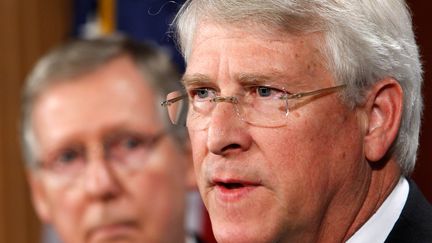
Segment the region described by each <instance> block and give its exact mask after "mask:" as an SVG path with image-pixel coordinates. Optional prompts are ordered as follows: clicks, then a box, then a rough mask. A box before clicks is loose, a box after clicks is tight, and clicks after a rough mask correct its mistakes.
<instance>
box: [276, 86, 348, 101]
mask: <svg viewBox="0 0 432 243" xmlns="http://www.w3.org/2000/svg"><path fill="white" fill-rule="evenodd" d="M345 87H346V85H345V84H342V85H338V86H334V87H329V88H325V89H319V90H314V91H309V92H303V93H297V94H289V95H287V96H285V97H282V98H283V99H299V98H303V97H305V96H312V95H317V94H321V93H325V92H333V91H336V90H338V89H342V88H345Z"/></svg>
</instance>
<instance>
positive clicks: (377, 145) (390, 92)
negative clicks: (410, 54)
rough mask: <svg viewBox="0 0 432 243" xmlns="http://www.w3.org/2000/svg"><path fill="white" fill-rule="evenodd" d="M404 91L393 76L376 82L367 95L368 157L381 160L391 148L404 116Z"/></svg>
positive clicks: (366, 146)
mask: <svg viewBox="0 0 432 243" xmlns="http://www.w3.org/2000/svg"><path fill="white" fill-rule="evenodd" d="M402 106H403V91H402V87H401V86H400V84H399V83H398V82H397V81H396V80H395V79H393V78H386V79H383V80H381V81H379V82H378V83H376V84H375V85H374V86H373V87H372V89H371V90H370V91H369V93H368V95H367V101H366V107H365V108H366V109H365V111H366V115H367V117H368V123H367V127H366V134H365V138H364V148H365V156H366V159H367V160H368V161H370V162H376V161H379V160H381V159H382V158H383V157H384V156H385V155H386V153H387V151H388V150H389V149H390V146H391V145H392V144H393V142H394V140H395V139H396V136H397V134H398V131H399V127H400V120H401V117H402Z"/></svg>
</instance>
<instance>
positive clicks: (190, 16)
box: [175, 0, 423, 176]
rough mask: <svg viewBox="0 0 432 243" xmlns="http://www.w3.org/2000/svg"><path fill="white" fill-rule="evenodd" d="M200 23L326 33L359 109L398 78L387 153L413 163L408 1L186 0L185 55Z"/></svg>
mask: <svg viewBox="0 0 432 243" xmlns="http://www.w3.org/2000/svg"><path fill="white" fill-rule="evenodd" d="M203 21H211V22H217V23H221V24H229V25H231V26H240V27H242V29H248V27H255V28H250V29H252V30H256V27H263V28H262V30H263V31H267V30H271V31H285V32H287V33H294V34H296V33H297V34H301V33H312V32H319V33H322V34H323V43H321V47H320V48H321V51H322V54H323V55H324V57H325V58H326V61H327V63H326V64H327V67H328V69H329V70H330V71H331V72H332V73H333V75H334V77H335V79H336V81H337V82H338V83H341V84H342V83H344V84H346V85H347V89H346V90H345V93H344V100H345V101H346V102H347V104H348V105H350V106H351V107H354V106H355V105H359V104H361V103H362V102H364V95H365V91H367V90H368V88H370V87H371V86H372V85H373V84H374V83H376V82H377V81H379V80H380V79H382V78H386V77H392V78H395V79H396V80H397V81H398V82H399V84H400V85H401V86H402V89H403V91H404V100H403V114H402V121H401V127H400V129H399V133H398V136H397V138H396V140H395V142H394V143H393V145H392V148H391V149H390V151H389V153H390V154H392V155H394V156H395V157H396V158H397V160H398V163H399V165H400V166H401V168H402V172H403V174H405V175H407V176H408V175H409V174H410V173H411V172H412V170H413V169H414V166H415V160H416V153H417V147H418V137H419V130H420V123H421V113H422V109H423V101H422V97H421V85H422V73H423V71H422V66H421V63H420V58H419V53H418V47H417V45H416V42H415V38H414V33H413V30H412V20H411V15H410V12H409V9H408V6H407V5H406V3H405V1H404V0H356V1H342V0H302V1H298V0H247V1H246V0H188V1H187V2H186V3H185V5H184V6H183V7H182V9H181V10H180V12H179V14H178V15H177V17H176V19H175V27H176V34H177V40H178V42H179V44H180V47H181V50H182V53H183V55H184V57H185V59H186V60H187V59H188V57H189V55H190V53H191V48H192V46H191V45H192V40H193V38H194V34H195V31H196V28H197V26H198V24H199V22H200V23H202V22H203Z"/></svg>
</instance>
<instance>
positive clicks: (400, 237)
mask: <svg viewBox="0 0 432 243" xmlns="http://www.w3.org/2000/svg"><path fill="white" fill-rule="evenodd" d="M408 183H409V193H408V199H407V202H406V203H405V206H404V208H403V209H402V213H401V215H400V217H399V219H398V220H397V221H396V224H395V226H394V227H393V229H392V231H391V232H390V235H389V236H388V237H387V239H386V241H385V242H386V243H432V206H431V204H430V203H429V202H428V201H427V200H426V198H425V197H424V196H423V194H422V193H421V192H420V190H419V189H418V188H417V186H416V184H415V183H414V182H413V181H412V180H408Z"/></svg>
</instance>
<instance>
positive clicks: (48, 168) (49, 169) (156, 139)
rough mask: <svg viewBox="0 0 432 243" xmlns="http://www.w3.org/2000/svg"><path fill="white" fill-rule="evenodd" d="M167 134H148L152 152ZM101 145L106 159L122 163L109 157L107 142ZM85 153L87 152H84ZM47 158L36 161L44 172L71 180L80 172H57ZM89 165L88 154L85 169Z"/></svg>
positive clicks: (161, 132)
mask: <svg viewBox="0 0 432 243" xmlns="http://www.w3.org/2000/svg"><path fill="white" fill-rule="evenodd" d="M166 135H167V133H166V131H164V130H161V131H158V132H156V133H154V134H153V135H149V136H147V137H148V140H147V142H146V146H147V148H148V149H151V150H150V151H151V152H152V151H153V149H154V147H155V146H157V145H158V144H159V143H160V142H161V140H162V139H163V138H164V137H165V136H166ZM101 147H102V153H103V158H104V159H105V160H106V161H108V162H111V163H110V164H121V163H119V161H117V162H118V163H115V161H111V159H109V158H107V155H108V154H109V152H108V149H107V145H106V142H102V143H101ZM88 150H89V149H86V148H85V149H84V151H88ZM84 154H86V153H85V152H84ZM46 160H47V159H40V160H38V162H37V163H36V164H37V166H36V169H38V170H41V171H42V172H45V173H48V174H50V175H53V176H56V177H58V176H60V177H62V178H64V179H68V180H70V179H72V180H73V179H74V178H75V177H73V175H76V174H78V172H74V173H72V174H67V173H63V174H62V173H57V172H56V171H55V169H54V165H50V164H47V162H46ZM140 163H143V164H145V163H144V162H140ZM134 164H135V163H134ZM87 166H88V157H87V156H86V157H85V165H84V167H83V170H85V169H86V168H87ZM125 167H127V166H125ZM140 168H141V166H132V167H130V168H129V167H128V168H125V170H127V171H130V170H138V169H140ZM80 171H82V170H80ZM78 177H79V176H78Z"/></svg>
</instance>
